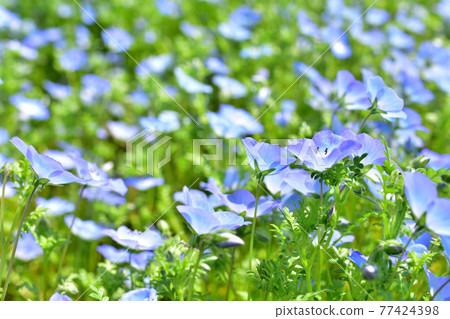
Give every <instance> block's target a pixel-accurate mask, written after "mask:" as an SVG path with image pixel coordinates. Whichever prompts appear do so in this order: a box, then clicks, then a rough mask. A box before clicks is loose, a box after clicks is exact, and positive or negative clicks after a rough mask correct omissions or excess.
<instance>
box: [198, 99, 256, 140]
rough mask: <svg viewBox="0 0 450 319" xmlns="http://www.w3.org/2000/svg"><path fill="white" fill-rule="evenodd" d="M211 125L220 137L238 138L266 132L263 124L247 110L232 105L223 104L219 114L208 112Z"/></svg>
mask: <svg viewBox="0 0 450 319" xmlns="http://www.w3.org/2000/svg"><path fill="white" fill-rule="evenodd" d="M206 114H207V116H208V121H209V125H210V126H211V128H212V129H213V131H214V132H215V133H216V134H217V135H218V136H220V137H226V138H236V137H239V136H242V135H250V134H260V133H262V132H263V131H264V128H263V126H262V125H261V123H259V122H256V120H255V118H254V117H253V116H252V115H251V114H250V113H248V112H247V111H246V110H243V109H237V108H235V107H234V106H232V105H228V104H221V105H220V109H219V112H218V113H214V112H207V113H206Z"/></svg>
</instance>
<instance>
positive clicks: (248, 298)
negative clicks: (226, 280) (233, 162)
mask: <svg viewBox="0 0 450 319" xmlns="http://www.w3.org/2000/svg"><path fill="white" fill-rule="evenodd" d="M262 179H263V177H262V175H260V176H259V179H258V186H257V187H256V194H255V211H254V213H253V224H252V234H251V237H250V252H249V256H250V261H249V265H248V269H249V271H251V270H252V266H253V245H254V244H255V233H256V214H257V212H258V201H259V188H260V186H261V182H262ZM250 290H251V282H250V280H249V281H248V294H247V300H250Z"/></svg>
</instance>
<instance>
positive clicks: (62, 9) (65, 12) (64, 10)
mask: <svg viewBox="0 0 450 319" xmlns="http://www.w3.org/2000/svg"><path fill="white" fill-rule="evenodd" d="M56 11H57V12H58V15H59V16H60V17H61V18H70V17H72V16H73V13H74V8H73V7H72V6H71V5H70V4H68V3H60V4H59V5H58V8H57V10H56Z"/></svg>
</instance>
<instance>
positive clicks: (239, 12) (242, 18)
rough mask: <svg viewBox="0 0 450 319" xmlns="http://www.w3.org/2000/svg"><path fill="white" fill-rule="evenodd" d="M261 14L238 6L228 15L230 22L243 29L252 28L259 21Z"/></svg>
mask: <svg viewBox="0 0 450 319" xmlns="http://www.w3.org/2000/svg"><path fill="white" fill-rule="evenodd" d="M261 18H262V16H261V14H260V13H259V12H257V11H256V10H253V9H252V8H250V7H248V6H245V5H244V6H240V7H239V8H237V9H236V10H234V11H233V12H232V13H231V15H230V22H233V23H236V24H238V25H240V26H243V27H253V26H254V25H256V24H257V23H258V22H259V21H261Z"/></svg>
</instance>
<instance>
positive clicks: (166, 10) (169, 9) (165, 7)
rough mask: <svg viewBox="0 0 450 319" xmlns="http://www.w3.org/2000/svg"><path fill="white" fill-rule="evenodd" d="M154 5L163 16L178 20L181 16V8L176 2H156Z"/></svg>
mask: <svg viewBox="0 0 450 319" xmlns="http://www.w3.org/2000/svg"><path fill="white" fill-rule="evenodd" d="M155 4H156V7H157V8H158V10H159V12H160V13H161V14H162V15H163V16H168V17H172V18H179V17H180V16H181V8H180V6H179V5H178V3H177V2H176V1H172V0H156V2H155Z"/></svg>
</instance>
